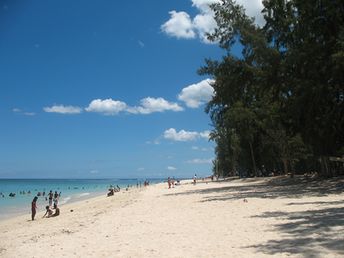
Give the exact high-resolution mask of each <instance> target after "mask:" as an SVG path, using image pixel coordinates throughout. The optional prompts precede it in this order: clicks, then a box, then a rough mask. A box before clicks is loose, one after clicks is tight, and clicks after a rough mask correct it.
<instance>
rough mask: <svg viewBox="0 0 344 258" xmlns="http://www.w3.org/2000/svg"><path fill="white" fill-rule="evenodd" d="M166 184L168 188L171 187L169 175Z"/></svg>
mask: <svg viewBox="0 0 344 258" xmlns="http://www.w3.org/2000/svg"><path fill="white" fill-rule="evenodd" d="M167 184H168V188H169V189H170V188H171V178H170V177H168V179H167Z"/></svg>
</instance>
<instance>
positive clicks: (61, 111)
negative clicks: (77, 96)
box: [43, 105, 82, 115]
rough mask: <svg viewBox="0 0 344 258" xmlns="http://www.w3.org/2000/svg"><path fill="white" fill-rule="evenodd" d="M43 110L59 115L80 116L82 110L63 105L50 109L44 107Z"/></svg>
mask: <svg viewBox="0 0 344 258" xmlns="http://www.w3.org/2000/svg"><path fill="white" fill-rule="evenodd" d="M43 110H44V111H45V112H47V113H59V114H67V115H71V114H80V113H81V112H82V109H81V108H80V107H76V106H64V105H53V106H52V107H44V108H43Z"/></svg>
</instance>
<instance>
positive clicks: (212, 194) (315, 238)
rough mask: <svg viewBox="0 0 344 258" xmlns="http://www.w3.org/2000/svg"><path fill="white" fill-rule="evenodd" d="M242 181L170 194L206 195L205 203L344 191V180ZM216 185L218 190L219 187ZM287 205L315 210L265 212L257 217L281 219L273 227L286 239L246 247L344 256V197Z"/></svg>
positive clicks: (310, 255)
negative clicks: (321, 249)
mask: <svg viewBox="0 0 344 258" xmlns="http://www.w3.org/2000/svg"><path fill="white" fill-rule="evenodd" d="M233 181H238V182H239V184H238V185H233V186H230V187H228V186H223V187H221V182H214V183H213V184H214V187H212V186H211V184H210V183H209V187H208V188H206V189H201V190H191V191H188V192H184V193H176V194H169V195H192V194H201V195H203V197H202V200H201V202H212V201H227V200H239V199H243V198H246V199H249V198H265V199H267V200H269V199H276V198H301V197H303V196H309V197H321V196H327V195H330V194H341V193H343V192H344V178H343V177H341V178H332V179H327V180H321V179H311V178H304V177H297V178H293V179H292V178H286V177H278V178H270V179H264V180H261V179H257V180H254V179H247V180H242V179H241V180H239V179H236V180H233ZM215 184H216V187H215ZM287 205H288V206H289V205H298V206H302V205H308V206H309V205H313V206H312V209H311V210H309V209H308V210H305V211H301V212H284V211H278V212H265V213H262V214H258V215H256V216H254V217H257V218H260V219H265V218H271V217H277V218H279V219H280V221H281V223H279V224H277V225H275V227H274V228H271V231H278V232H279V235H280V236H282V239H276V240H272V241H269V242H267V243H265V244H261V245H252V246H246V248H255V249H256V250H257V252H261V253H264V254H270V255H278V254H280V253H281V252H285V253H289V254H290V255H298V256H302V257H322V255H323V254H322V255H320V254H318V253H317V252H316V251H315V250H317V249H315V248H314V247H315V246H317V247H319V246H321V247H322V248H324V249H325V250H326V251H327V252H329V253H331V255H337V256H343V257H344V198H342V199H341V200H336V201H331V202H324V201H312V202H307V201H305V202H290V203H287Z"/></svg>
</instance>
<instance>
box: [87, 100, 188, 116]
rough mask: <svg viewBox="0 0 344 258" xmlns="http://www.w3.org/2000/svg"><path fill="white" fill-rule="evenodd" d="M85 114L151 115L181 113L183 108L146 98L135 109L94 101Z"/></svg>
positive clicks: (167, 102)
mask: <svg viewBox="0 0 344 258" xmlns="http://www.w3.org/2000/svg"><path fill="white" fill-rule="evenodd" d="M85 110H86V111H87V112H96V113H102V114H104V115H117V114H118V113H120V112H128V113H131V114H151V113H155V112H164V111H175V112H177V111H183V108H182V107H181V106H179V105H178V104H177V103H173V102H169V101H167V100H165V99H163V98H151V97H147V98H144V99H142V100H141V101H140V105H139V106H136V107H131V106H128V105H127V104H126V103H125V102H123V101H119V100H113V99H111V98H110V99H105V100H102V99H95V100H92V101H91V103H90V104H89V106H88V107H87V108H85Z"/></svg>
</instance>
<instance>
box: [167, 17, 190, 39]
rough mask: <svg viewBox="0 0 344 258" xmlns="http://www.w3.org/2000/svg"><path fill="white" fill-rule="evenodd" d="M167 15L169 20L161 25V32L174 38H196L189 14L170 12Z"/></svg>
mask: <svg viewBox="0 0 344 258" xmlns="http://www.w3.org/2000/svg"><path fill="white" fill-rule="evenodd" d="M169 14H170V15H171V18H170V19H169V20H168V21H167V22H165V23H164V24H163V25H161V30H162V31H163V32H165V33H166V34H167V35H169V36H172V37H176V38H184V39H192V38H195V37H196V32H195V31H194V25H193V23H192V20H191V18H190V15H189V14H187V13H186V12H176V11H171V12H169Z"/></svg>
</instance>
